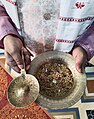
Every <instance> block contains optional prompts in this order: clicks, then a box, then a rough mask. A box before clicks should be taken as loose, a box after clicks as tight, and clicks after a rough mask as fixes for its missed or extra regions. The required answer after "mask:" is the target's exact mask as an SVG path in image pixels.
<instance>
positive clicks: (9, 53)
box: [3, 35, 31, 73]
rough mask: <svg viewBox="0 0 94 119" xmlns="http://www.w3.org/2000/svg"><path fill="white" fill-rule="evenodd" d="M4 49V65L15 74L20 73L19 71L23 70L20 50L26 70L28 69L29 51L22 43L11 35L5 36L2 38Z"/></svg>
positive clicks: (29, 61)
mask: <svg viewBox="0 0 94 119" xmlns="http://www.w3.org/2000/svg"><path fill="white" fill-rule="evenodd" d="M3 43H4V49H5V57H6V63H7V64H8V65H9V66H10V67H11V68H12V69H14V70H15V71H16V72H18V73H19V72H20V69H21V68H23V66H24V65H23V60H22V51H21V50H22V48H23V54H24V63H25V67H26V70H28V69H29V68H30V63H31V59H30V55H31V54H30V53H29V51H28V50H27V49H26V48H25V47H24V46H23V43H22V41H21V40H20V39H19V38H18V37H16V36H13V35H7V36H6V37H5V38H4V41H3Z"/></svg>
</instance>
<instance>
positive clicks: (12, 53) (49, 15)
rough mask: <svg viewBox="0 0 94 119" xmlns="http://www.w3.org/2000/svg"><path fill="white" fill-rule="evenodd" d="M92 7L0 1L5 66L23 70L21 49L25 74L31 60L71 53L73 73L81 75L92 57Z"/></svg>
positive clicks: (0, 41)
mask: <svg viewBox="0 0 94 119" xmlns="http://www.w3.org/2000/svg"><path fill="white" fill-rule="evenodd" d="M56 3H57V4H56ZM93 4H94V2H93V1H88V0H83V2H81V1H79V2H78V1H77V0H74V1H72V2H71V0H66V1H63V0H61V3H58V2H56V1H55V2H54V0H52V1H50V0H45V1H44V0H39V1H36V0H35V1H31V0H28V1H26V0H25V1H23V0H21V1H17V4H16V2H15V1H14V0H1V5H0V47H1V48H4V49H5V56H6V61H7V64H8V65H9V66H10V67H12V68H13V69H14V70H15V71H17V72H20V69H21V68H23V60H22V57H21V50H22V48H23V47H24V49H23V52H24V57H25V60H24V61H25V66H26V70H28V69H29V68H30V63H31V56H32V57H33V55H35V56H37V55H38V54H40V53H42V52H45V51H48V50H58V51H63V52H67V53H71V54H72V55H73V57H74V58H75V61H76V69H77V70H78V71H79V72H82V68H83V67H84V66H85V63H86V62H87V61H89V60H90V59H91V58H92V57H93V55H94V22H93V21H94V10H93ZM59 5H60V17H59V20H58V16H59V12H58V11H59V10H58V8H59ZM17 6H18V7H17ZM89 8H90V9H89ZM18 12H19V13H18ZM18 18H19V19H18ZM57 24H58V25H57ZM20 28H21V30H22V31H21V33H22V34H20V32H19V31H20V30H19V29H20ZM21 35H22V36H23V37H22V36H21ZM55 35H56V36H55ZM55 37H56V38H55ZM23 39H24V40H23ZM54 39H56V40H55V41H54ZM64 39H65V40H64ZM27 46H28V47H29V48H30V50H32V52H33V54H32V53H30V52H29V50H28V49H27Z"/></svg>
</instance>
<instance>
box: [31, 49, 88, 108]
mask: <svg viewBox="0 0 94 119" xmlns="http://www.w3.org/2000/svg"><path fill="white" fill-rule="evenodd" d="M51 59H56V60H60V61H61V62H62V63H63V62H65V63H66V66H67V67H68V68H69V69H70V71H71V73H72V75H73V81H74V85H73V88H72V90H71V91H70V93H68V94H65V96H61V98H58V97H57V98H54V97H52V98H49V97H48V95H43V94H42V93H41V90H40V92H39V95H38V98H37V100H36V102H37V103H38V104H40V105H41V106H43V107H45V108H48V109H64V108H67V107H70V106H72V105H74V104H75V103H77V102H78V101H79V100H80V98H81V96H82V95H83V93H84V91H85V87H86V75H85V73H79V72H78V71H77V70H76V68H75V60H74V58H73V57H72V56H71V55H70V54H67V53H63V52H60V51H48V52H45V53H42V54H40V55H38V56H37V57H36V58H34V59H33V61H32V63H31V68H30V70H29V73H30V74H32V75H34V76H35V77H36V73H37V72H38V69H39V67H41V66H42V65H43V64H44V63H45V62H48V61H50V60H51ZM49 68H50V67H49ZM39 85H40V88H41V86H42V85H41V84H40V83H39ZM43 85H45V84H43ZM44 87H46V86H44ZM56 88H59V87H56ZM44 91H47V90H46V88H45V89H44Z"/></svg>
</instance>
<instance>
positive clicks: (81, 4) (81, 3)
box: [75, 2, 85, 9]
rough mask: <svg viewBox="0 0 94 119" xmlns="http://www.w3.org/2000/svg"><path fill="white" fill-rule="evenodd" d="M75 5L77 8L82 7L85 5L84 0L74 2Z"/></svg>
mask: <svg viewBox="0 0 94 119" xmlns="http://www.w3.org/2000/svg"><path fill="white" fill-rule="evenodd" d="M75 6H76V7H77V8H78V9H82V8H83V7H84V6H85V3H84V2H77V3H76V4H75Z"/></svg>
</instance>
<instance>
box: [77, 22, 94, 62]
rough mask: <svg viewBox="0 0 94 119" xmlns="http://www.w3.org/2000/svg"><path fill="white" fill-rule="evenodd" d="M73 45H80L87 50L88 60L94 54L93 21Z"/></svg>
mask: <svg viewBox="0 0 94 119" xmlns="http://www.w3.org/2000/svg"><path fill="white" fill-rule="evenodd" d="M75 45H79V46H81V47H82V48H83V49H84V50H85V51H86V52H87V55H88V60H90V59H91V58H92V57H93V56H94V23H93V24H92V25H91V26H90V28H89V29H88V30H87V31H86V32H85V33H84V35H83V36H82V37H81V38H80V39H79V40H77V41H76V43H75Z"/></svg>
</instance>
